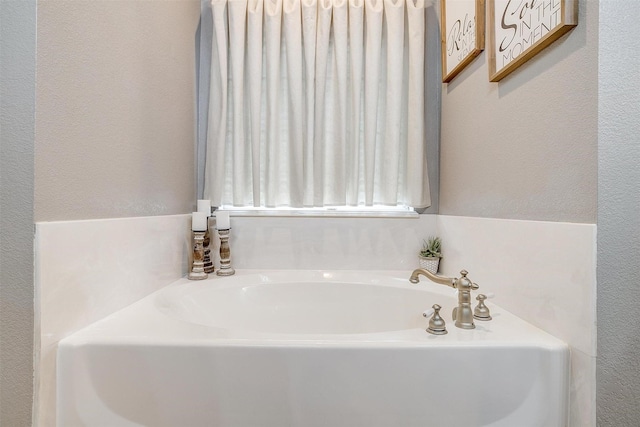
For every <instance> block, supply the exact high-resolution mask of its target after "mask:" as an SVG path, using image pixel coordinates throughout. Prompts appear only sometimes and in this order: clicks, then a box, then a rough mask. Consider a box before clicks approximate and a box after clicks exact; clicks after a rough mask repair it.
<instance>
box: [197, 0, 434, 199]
mask: <svg viewBox="0 0 640 427" xmlns="http://www.w3.org/2000/svg"><path fill="white" fill-rule="evenodd" d="M211 19H212V28H213V35H212V41H211V68H210V76H209V79H210V82H209V99H208V117H207V123H206V126H207V130H206V135H207V143H206V160H205V171H204V197H205V198H209V199H211V200H212V201H213V204H214V205H218V206H222V205H232V206H238V207H241V206H256V207H258V206H263V207H282V206H287V207H325V206H373V205H387V206H396V205H403V206H411V207H416V208H424V207H428V206H429V205H430V202H431V201H430V195H429V180H428V175H427V157H426V156H427V153H426V144H425V132H426V131H425V126H424V121H425V102H426V99H425V43H426V40H425V34H426V32H425V1H424V0H212V1H211Z"/></svg>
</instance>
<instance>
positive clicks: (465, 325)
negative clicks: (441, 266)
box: [409, 268, 479, 329]
mask: <svg viewBox="0 0 640 427" xmlns="http://www.w3.org/2000/svg"><path fill="white" fill-rule="evenodd" d="M421 274H422V275H423V276H425V277H426V278H427V279H429V280H431V281H432V282H435V283H438V284H440V285H446V286H450V287H452V288H455V289H457V290H458V306H457V307H456V308H454V309H453V320H455V321H456V327H458V328H462V329H473V328H475V327H476V325H475V324H474V323H473V309H472V308H471V291H472V290H474V291H475V290H476V289H478V287H479V286H478V285H476V284H475V283H473V282H472V281H471V280H469V279H468V278H467V274H469V273H467V271H466V270H462V271H461V272H460V278H452V277H444V276H438V275H436V274H433V273H432V272H430V271H428V270H425V269H424V268H417V269H415V270H413V273H411V277H410V278H409V281H410V282H411V283H418V282H419V281H420V277H419V276H420V275H421Z"/></svg>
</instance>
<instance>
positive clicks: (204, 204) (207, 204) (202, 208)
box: [198, 199, 211, 216]
mask: <svg viewBox="0 0 640 427" xmlns="http://www.w3.org/2000/svg"><path fill="white" fill-rule="evenodd" d="M198 212H204V213H206V214H207V216H210V215H211V200H202V199H201V200H198Z"/></svg>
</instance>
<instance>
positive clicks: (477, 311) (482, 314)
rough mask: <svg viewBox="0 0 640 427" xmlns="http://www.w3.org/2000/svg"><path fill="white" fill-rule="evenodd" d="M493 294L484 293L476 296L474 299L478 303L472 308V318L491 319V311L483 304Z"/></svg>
mask: <svg viewBox="0 0 640 427" xmlns="http://www.w3.org/2000/svg"><path fill="white" fill-rule="evenodd" d="M492 297H493V294H490V295H489V296H487V295H485V294H478V296H477V297H476V300H478V305H477V306H476V308H474V309H473V318H474V319H477V320H483V321H486V320H491V312H490V311H489V309H488V308H487V306H486V305H485V304H484V301H485V300H486V299H487V298H492Z"/></svg>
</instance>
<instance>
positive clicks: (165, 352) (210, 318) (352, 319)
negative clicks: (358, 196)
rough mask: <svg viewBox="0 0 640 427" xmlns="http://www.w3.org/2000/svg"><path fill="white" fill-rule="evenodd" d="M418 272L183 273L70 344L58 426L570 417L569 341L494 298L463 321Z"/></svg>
mask: <svg viewBox="0 0 640 427" xmlns="http://www.w3.org/2000/svg"><path fill="white" fill-rule="evenodd" d="M409 274H410V272H401V273H397V272H396V273H394V272H385V273H376V274H372V273H362V272H344V271H343V272H322V271H280V272H262V273H256V272H239V273H238V274H237V275H236V276H233V277H228V278H224V279H222V278H217V277H215V276H214V277H213V278H211V279H209V280H206V281H201V282H190V281H187V280H180V281H178V282H176V283H174V284H172V285H170V286H168V287H167V288H165V289H162V290H161V291H159V292H156V293H155V294H153V295H150V296H149V297H147V298H145V299H143V300H141V301H139V302H138V303H136V304H133V305H132V306H130V307H127V308H126V309H124V310H121V311H120V312H117V313H115V314H113V315H112V316H110V317H108V318H106V319H103V320H102V321H100V322H97V323H95V324H93V325H91V326H90V327H88V328H86V329H84V330H81V331H79V332H77V333H75V334H73V335H71V336H69V337H67V338H66V339H64V340H62V341H61V342H60V345H59V348H58V359H57V363H58V368H57V370H58V388H57V395H58V400H57V420H58V426H109V427H115V426H154V427H155V426H171V427H191V426H194V427H195V426H229V427H271V426H273V427H283V426H300V427H313V426H327V427H329V426H330V427H338V426H344V427H357V426H363V427H364V426H367V427H375V426H380V427H392V426H393V427H396V426H397V427H410V426H421V427H424V426H434V427H473V426H492V427H500V426H503V427H527V426H540V427H554V426H558V427H561V426H565V425H566V419H567V406H568V405H567V402H568V375H569V366H568V365H569V351H568V348H567V346H566V345H565V344H564V343H562V342H561V341H559V340H557V339H556V338H554V337H552V336H550V335H548V334H546V333H544V332H543V331H541V330H539V329H537V328H535V327H533V326H531V325H529V324H527V323H525V322H524V321H522V320H520V319H519V318H517V317H515V316H513V315H511V314H509V313H508V312H506V311H504V310H501V309H500V308H499V307H497V306H495V305H493V304H491V303H488V304H487V305H489V306H490V308H491V310H492V315H493V318H494V320H492V321H490V322H479V321H478V322H476V325H477V327H476V329H474V330H461V329H457V328H455V326H454V325H453V322H452V320H451V310H452V308H453V307H455V306H456V298H455V295H454V290H452V289H450V288H447V287H445V286H442V285H436V284H432V283H429V282H427V281H426V280H425V279H424V278H422V282H421V283H420V284H418V285H411V284H410V283H409V281H408V277H409ZM480 285H481V290H483V291H486V292H489V291H490V290H491V289H490V285H488V284H487V285H484V286H483V284H480ZM434 303H438V304H440V305H441V306H442V307H443V309H442V314H443V317H444V318H445V320H446V321H447V326H448V330H449V333H448V334H447V335H444V336H435V335H431V334H428V333H426V332H425V330H424V329H425V327H426V326H427V320H426V319H425V318H423V317H422V312H423V311H424V310H425V309H427V308H429V307H431V305H433V304H434Z"/></svg>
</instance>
